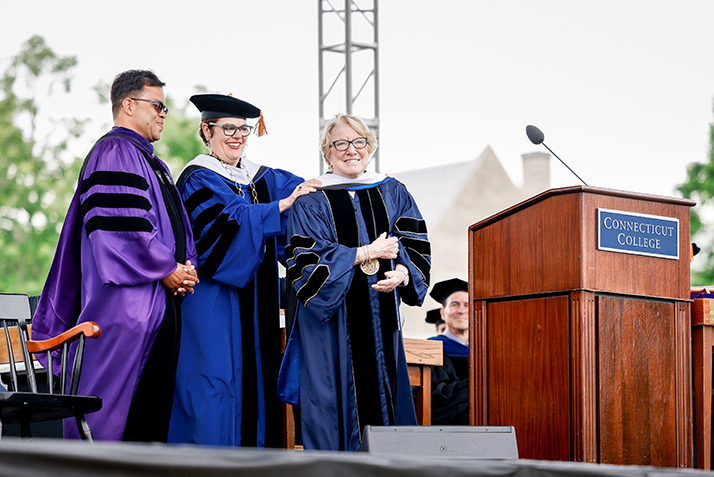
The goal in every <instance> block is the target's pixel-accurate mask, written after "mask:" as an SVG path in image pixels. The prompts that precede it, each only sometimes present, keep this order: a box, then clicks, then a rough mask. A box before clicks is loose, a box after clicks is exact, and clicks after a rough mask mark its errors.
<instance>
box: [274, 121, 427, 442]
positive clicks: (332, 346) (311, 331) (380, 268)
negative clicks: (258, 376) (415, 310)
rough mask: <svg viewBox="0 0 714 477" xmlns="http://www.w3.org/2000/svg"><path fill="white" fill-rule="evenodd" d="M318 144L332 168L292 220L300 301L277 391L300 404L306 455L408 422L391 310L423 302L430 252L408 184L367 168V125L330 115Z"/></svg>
mask: <svg viewBox="0 0 714 477" xmlns="http://www.w3.org/2000/svg"><path fill="white" fill-rule="evenodd" d="M321 147H322V152H323V154H324V156H325V159H326V160H327V162H328V163H329V165H330V169H331V170H330V172H329V173H328V174H325V175H323V176H321V177H318V180H320V181H321V183H322V188H321V189H320V190H318V191H317V192H316V193H313V194H310V195H308V196H305V197H301V198H300V199H299V200H297V201H296V202H295V204H294V206H293V209H292V211H291V213H290V219H289V221H288V237H289V240H290V243H289V245H288V247H287V248H286V251H285V255H286V259H287V261H288V273H287V276H288V280H289V284H290V286H291V287H292V290H293V291H294V292H295V294H296V296H297V299H298V300H299V302H298V304H297V307H296V308H297V309H296V313H295V314H294V316H293V315H290V316H288V318H289V321H291V322H292V332H291V335H290V339H289V342H288V347H287V350H286V353H285V358H284V360H283V365H282V369H281V375H280V381H279V384H278V388H279V389H278V392H279V395H280V397H281V399H283V400H285V401H286V402H289V403H290V404H293V405H296V406H299V407H300V416H301V424H302V426H301V427H302V442H303V446H304V448H306V449H322V450H351V451H354V450H358V449H359V447H360V442H361V434H362V432H363V430H364V426H366V425H371V426H387V425H415V424H416V414H415V411H414V402H413V399H412V393H411V387H410V383H409V374H408V371H407V363H406V359H405V355H404V345H403V341H402V332H401V319H400V313H399V304H400V302H404V303H406V304H408V305H413V306H417V305H420V304H421V303H422V301H423V299H424V296H425V295H426V291H427V288H428V284H429V272H430V268H431V257H430V246H429V241H428V238H427V232H426V224H425V222H424V220H423V219H422V217H421V214H420V213H419V209H418V208H417V206H416V203H415V202H414V199H413V198H412V196H411V195H410V194H409V192H408V191H407V189H406V188H405V187H404V185H403V184H401V183H400V182H399V181H397V180H395V179H392V178H390V177H386V176H384V175H381V174H377V173H371V172H366V169H367V166H368V164H369V157H370V155H371V154H372V153H373V152H374V150H375V149H376V147H377V140H376V137H375V135H374V133H373V132H371V131H370V130H369V128H368V127H367V125H366V124H365V123H364V121H363V120H361V119H360V118H357V117H354V116H350V115H338V116H336V117H335V118H333V120H332V121H331V122H330V123H328V124H327V126H326V127H325V129H324V131H323V133H322V141H321Z"/></svg>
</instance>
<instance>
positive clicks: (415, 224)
mask: <svg viewBox="0 0 714 477" xmlns="http://www.w3.org/2000/svg"><path fill="white" fill-rule="evenodd" d="M394 225H395V227H396V228H397V230H399V231H400V232H408V233H412V234H419V235H423V234H426V233H427V232H426V221H425V220H424V219H415V218H414V217H399V219H397V222H396V223H395V224H394Z"/></svg>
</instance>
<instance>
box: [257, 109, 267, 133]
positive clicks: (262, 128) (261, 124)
mask: <svg viewBox="0 0 714 477" xmlns="http://www.w3.org/2000/svg"><path fill="white" fill-rule="evenodd" d="M263 134H268V129H267V128H266V127H265V119H264V118H263V111H261V112H260V119H259V120H258V136H259V137H260V136H262V135H263Z"/></svg>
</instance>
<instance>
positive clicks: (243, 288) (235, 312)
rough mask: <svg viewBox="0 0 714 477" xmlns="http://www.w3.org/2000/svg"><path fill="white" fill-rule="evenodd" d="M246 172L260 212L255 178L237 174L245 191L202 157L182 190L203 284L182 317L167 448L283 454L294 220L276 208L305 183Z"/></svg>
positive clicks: (278, 173)
mask: <svg viewBox="0 0 714 477" xmlns="http://www.w3.org/2000/svg"><path fill="white" fill-rule="evenodd" d="M245 163H247V161H245ZM245 163H244V165H245ZM248 167H249V170H250V174H251V177H252V179H253V181H254V184H255V192H256V196H257V198H258V199H259V202H260V203H259V204H254V203H253V200H252V197H253V195H252V191H251V190H250V187H249V185H248V184H249V181H248V180H247V175H246V176H241V175H240V174H244V173H245V172H244V171H245V169H243V168H240V169H237V168H233V169H232V170H233V172H234V177H235V178H241V182H244V183H243V184H241V186H240V189H239V188H238V186H237V185H236V184H235V183H234V182H233V181H232V180H231V179H230V176H226V175H225V173H224V170H223V168H222V167H221V166H220V164H219V162H218V161H217V160H216V159H215V158H212V157H208V156H199V157H198V158H197V159H195V160H194V161H192V162H191V163H189V165H188V166H187V167H186V168H185V169H184V171H183V172H182V173H181V176H180V177H179V180H178V181H177V185H178V187H179V190H180V191H181V195H182V197H183V199H184V201H185V204H186V209H187V211H188V213H189V217H190V220H191V225H192V227H193V231H194V236H195V240H196V249H197V252H198V255H199V258H198V276H199V279H200V284H199V285H198V286H197V287H196V291H195V293H194V295H193V296H192V297H191V300H186V302H185V303H184V305H183V307H182V314H183V329H182V341H181V354H180V356H179V365H178V372H177V378H176V394H175V397H174V406H173V415H172V416H171V426H170V430H169V442H176V443H179V442H180V443H195V444H203V445H224V446H249V447H264V446H265V447H280V446H281V445H282V426H283V424H282V406H281V403H280V401H279V400H278V398H277V394H276V383H277V376H278V371H279V368H280V359H281V349H280V343H281V330H280V316H279V284H278V259H280V260H284V246H285V229H286V223H287V215H288V212H287V211H285V212H284V213H280V211H279V208H278V201H279V200H280V199H282V198H285V197H287V196H289V195H290V194H291V193H292V191H293V190H294V189H295V187H297V185H298V184H300V183H301V182H302V181H303V180H302V179H301V178H300V177H297V176H295V175H293V174H291V173H289V172H286V171H283V170H279V169H269V168H259V169H258V166H255V165H253V164H251V163H248ZM210 168H212V169H210ZM241 193H242V194H243V195H241Z"/></svg>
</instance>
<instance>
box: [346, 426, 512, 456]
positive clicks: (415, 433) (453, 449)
mask: <svg viewBox="0 0 714 477" xmlns="http://www.w3.org/2000/svg"><path fill="white" fill-rule="evenodd" d="M360 452H369V453H370V454H374V455H385V456H386V455H389V456H400V455H401V456H404V455H409V456H421V457H438V458H448V459H451V458H458V459H518V445H517V444H516V430H515V429H514V428H513V426H385V427H372V426H365V428H364V433H363V435H362V446H361V447H360Z"/></svg>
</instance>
